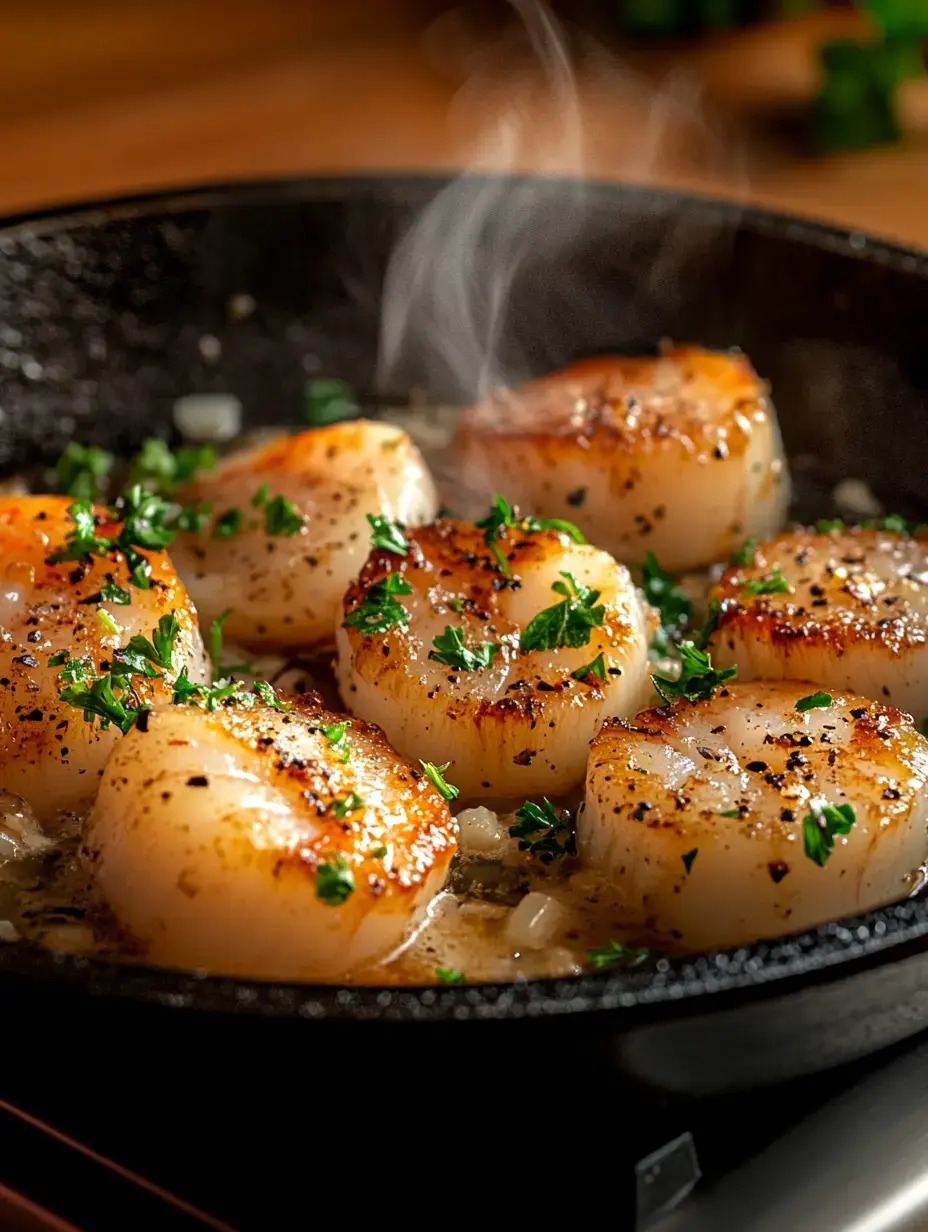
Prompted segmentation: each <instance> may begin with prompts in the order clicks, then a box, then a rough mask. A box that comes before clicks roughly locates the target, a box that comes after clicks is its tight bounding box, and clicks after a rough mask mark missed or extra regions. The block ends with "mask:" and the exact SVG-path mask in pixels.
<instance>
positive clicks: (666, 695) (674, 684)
mask: <svg viewBox="0 0 928 1232" xmlns="http://www.w3.org/2000/svg"><path fill="white" fill-rule="evenodd" d="M680 659H681V670H680V675H679V677H678V678H677V679H676V680H669V679H668V678H667V677H666V676H658V675H653V676H652V677H651V683H652V684H653V685H654V687H655V689H656V690H657V691H658V693H659V694H660V696H661V697H662V698H663V699H664V701H665V702H671V701H674V700H676V698H678V697H685V698H686V699H687V701H691V702H698V701H707V700H708V699H709V698H710V697H711V696H712V694H713V693H714V692H715V690H716V689H717V688H718V687H719V685H721V684H724V683H725V681H726V680H731V679H732V678H733V677H734V676H736V675H737V674H738V669H737V668H736V667H726V668H723V669H722V670H721V671H718V670H716V669H715V668H714V667H713V666H712V656H711V655H710V654H709V652H708V650H700V649H699V648H698V647H697V646H695V645H694V644H693V643H692V642H681V643H680Z"/></svg>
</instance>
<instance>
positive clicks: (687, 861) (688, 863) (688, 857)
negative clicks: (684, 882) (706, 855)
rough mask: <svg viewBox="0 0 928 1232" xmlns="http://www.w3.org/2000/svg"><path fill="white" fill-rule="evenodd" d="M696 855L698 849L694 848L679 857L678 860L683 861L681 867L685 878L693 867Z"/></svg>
mask: <svg viewBox="0 0 928 1232" xmlns="http://www.w3.org/2000/svg"><path fill="white" fill-rule="evenodd" d="M698 855H699V848H698V847H694V848H693V850H692V851H686V852H684V853H683V855H682V856H681V857H680V859H681V860H682V861H683V867H684V868H685V869H686V872H687V876H688V875H689V873H690V870H691V869H692V867H693V861H694V860H695V859H696V857H697V856H698Z"/></svg>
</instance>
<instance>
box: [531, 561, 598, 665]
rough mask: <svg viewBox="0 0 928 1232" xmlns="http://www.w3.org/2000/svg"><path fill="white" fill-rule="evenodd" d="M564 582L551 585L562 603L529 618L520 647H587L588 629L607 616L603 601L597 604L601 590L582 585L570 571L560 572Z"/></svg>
mask: <svg viewBox="0 0 928 1232" xmlns="http://www.w3.org/2000/svg"><path fill="white" fill-rule="evenodd" d="M561 577H562V578H566V581H564V582H554V583H553V584H552V586H551V589H552V590H553V591H556V592H557V594H559V595H563V596H564V600H563V602H562V603H555V605H554V606H553V607H548V608H545V609H544V611H542V612H539V613H538V615H537V616H535V617H533V618H532V620H530V621H529V623H528V625H527V626H526V627H525V629H524V630H523V632H522V636H521V638H520V639H519V649H520V650H523V651H526V650H557V649H558V647H560V646H572V647H577V646H586V645H588V644H589V641H590V630H591V629H598V628H600V627H601V626H602V624H603V622H604V621H605V619H606V609H605V606H604V605H603V604H599V605H597V604H596V601H597V599H598V598H599V596H600V593H601V592H600V591H598V590H591V589H590V588H589V587H587V586H581V585H580V584H579V583H578V582H577V579H576V578H575V577H574V576H573V574H572V573H565V572H564V571H563V570H562V571H561Z"/></svg>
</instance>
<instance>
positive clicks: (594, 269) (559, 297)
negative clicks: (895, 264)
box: [378, 0, 732, 400]
mask: <svg viewBox="0 0 928 1232" xmlns="http://www.w3.org/2000/svg"><path fill="white" fill-rule="evenodd" d="M511 7H512V9H513V10H514V14H515V16H516V17H517V18H518V21H517V22H515V23H514V28H513V30H512V31H511V32H510V33H509V34H508V35H507V36H506V37H505V38H504V39H502V40H501V41H500V42H499V43H497V44H496V45H495V46H492V47H490V48H481V49H480V51H479V53H478V54H477V55H476V56H475V57H473V58H472V60H471V62H470V63H469V64H468V65H467V71H468V74H469V76H468V80H467V82H466V84H465V86H464V87H463V88H462V89H461V91H460V92H459V93H458V95H457V97H456V99H455V102H454V107H453V116H454V117H456V118H457V119H458V120H459V121H461V122H462V123H466V124H468V126H469V127H470V128H471V130H473V128H474V127H477V128H478V130H479V136H478V137H477V139H476V140H475V141H473V143H472V148H471V155H470V158H469V161H468V165H467V168H466V170H465V172H464V173H463V174H462V175H461V176H460V177H459V178H457V179H455V180H454V181H453V182H452V183H451V184H449V185H448V187H446V188H444V189H443V190H442V191H440V192H439V193H438V194H437V195H436V196H435V197H434V198H433V200H432V201H431V202H430V203H429V205H428V206H427V207H426V208H425V209H424V210H423V211H422V213H421V214H420V215H419V216H418V218H417V219H416V221H415V222H414V224H413V226H412V227H411V228H410V230H409V231H408V232H407V234H406V235H405V236H404V237H403V238H402V239H401V241H400V242H399V244H398V245H397V247H396V249H395V251H394V253H393V255H392V257H391V261H390V265H389V269H388V272H387V278H386V283H385V288H384V299H383V310H382V317H381V333H380V350H379V370H378V378H379V384H380V387H381V388H382V389H386V390H398V389H402V388H410V387H412V386H419V387H425V388H426V389H427V390H428V391H429V392H430V393H431V394H434V395H436V396H438V397H442V398H445V399H451V400H469V399H471V398H473V397H475V396H480V395H483V394H485V393H486V392H487V391H488V390H489V389H491V388H493V387H495V386H498V385H501V384H512V383H515V382H518V381H520V380H522V379H524V378H525V377H527V376H529V375H531V374H532V373H533V372H537V371H542V370H545V369H551V368H553V367H555V366H557V365H558V364H561V363H564V362H567V361H568V360H569V359H571V358H574V357H576V355H577V354H579V353H584V352H585V353H590V352H592V351H595V350H597V349H607V348H615V347H617V346H635V345H642V344H644V345H648V344H653V343H654V342H655V341H657V338H658V337H659V336H660V332H661V331H662V330H663V329H664V328H665V326H664V325H663V324H662V323H661V322H660V320H659V318H660V316H661V315H662V314H664V315H666V310H667V308H668V307H671V308H672V306H673V304H674V302H675V300H676V298H677V295H678V291H679V288H680V286H681V280H683V279H684V276H685V273H686V272H687V267H688V266H689V264H690V263H691V261H693V260H695V261H696V262H697V263H698V262H699V260H700V259H701V258H704V257H705V256H706V249H707V247H708V246H709V244H710V243H711V239H712V237H711V236H706V235H701V234H700V232H699V228H698V227H696V228H693V226H692V223H691V222H690V224H689V225H688V226H687V228H686V238H683V237H682V234H678V233H677V230H676V228H675V226H674V218H673V217H672V215H671V214H669V213H668V210H669V206H668V205H667V204H666V203H662V202H660V201H656V203H655V206H654V210H653V212H652V219H651V221H656V222H658V223H659V224H660V225H659V235H658V234H656V233H655V230H654V227H653V226H651V225H648V226H645V227H644V228H642V229H641V230H640V232H639V230H637V229H633V228H629V227H628V226H625V227H624V228H623V227H622V226H621V225H619V226H618V229H617V218H616V213H615V208H614V204H612V203H611V202H610V201H609V199H608V198H607V197H606V196H605V195H604V194H603V193H602V191H601V190H600V189H597V188H596V186H595V185H590V184H588V183H584V181H583V180H582V179H581V178H579V177H581V176H583V175H584V173H585V171H586V169H587V167H588V166H589V162H590V159H589V149H590V140H591V133H590V126H589V124H588V114H589V108H588V107H587V106H585V101H589V100H592V101H593V102H594V104H595V101H596V100H597V99H599V100H600V102H602V100H603V99H607V100H608V103H609V106H610V107H612V106H613V105H615V103H618V104H619V106H620V108H621V112H622V116H623V124H622V126H621V127H622V131H623V133H624V134H625V135H626V137H627V134H628V133H629V132H630V133H632V134H633V136H632V139H631V142H630V143H629V142H628V141H627V140H626V144H625V147H624V148H622V149H618V148H617V149H616V155H615V161H614V164H613V159H612V158H611V157H610V156H609V155H608V154H607V156H606V158H603V157H602V153H603V151H602V149H600V148H599V147H602V143H603V136H604V133H603V126H602V124H600V126H599V132H598V134H596V139H597V141H598V143H599V146H598V147H597V148H598V152H599V153H600V158H599V159H598V162H599V165H602V164H603V162H604V161H605V162H608V164H609V165H610V166H612V165H614V168H615V174H616V176H617V177H618V176H621V177H623V178H629V179H634V180H638V181H641V180H644V181H649V180H651V179H652V178H653V175H654V171H655V169H657V168H658V167H659V165H660V162H661V159H662V158H663V157H664V155H665V154H666V153H667V149H668V146H670V145H671V144H673V143H674V142H676V143H677V150H676V154H677V155H679V153H680V151H681V150H687V151H692V150H697V151H699V154H698V160H699V162H700V163H701V164H702V166H704V167H708V168H709V169H712V170H715V169H718V168H719V167H720V166H724V167H725V170H726V172H728V178H730V171H731V164H732V159H731V156H730V155H729V153H728V152H727V151H726V150H725V149H724V147H723V146H722V145H721V144H720V143H719V142H718V141H717V140H716V139H715V138H714V137H713V135H712V132H711V130H710V129H709V128H708V126H707V125H706V124H705V123H704V121H703V120H702V118H701V114H700V111H701V107H700V95H699V88H698V85H697V84H696V83H695V82H694V81H693V80H692V79H691V78H689V77H687V76H685V75H682V74H676V75H673V76H671V77H670V78H668V79H667V80H666V81H665V82H664V83H663V86H662V88H661V89H660V91H659V92H657V93H655V90H654V87H653V86H651V85H650V84H648V83H646V82H645V81H644V80H643V79H641V78H639V77H638V76H636V75H635V74H634V73H632V72H631V71H630V70H629V69H628V68H627V67H626V66H623V65H621V64H620V63H619V62H618V61H617V60H616V58H615V57H614V56H612V55H610V54H609V53H608V52H606V51H605V50H604V49H603V48H601V47H599V46H597V45H596V44H594V43H593V42H592V41H591V40H590V39H589V38H588V37H587V36H585V35H582V36H578V35H576V34H571V35H568V33H567V32H566V31H565V29H564V28H563V27H561V26H560V25H559V24H558V22H557V21H556V20H555V18H554V16H553V15H552V13H551V12H550V10H549V8H548V6H547V4H544V3H540V2H539V0H511ZM450 21H451V22H452V23H453V24H452V25H451V26H449V25H448V24H445V25H444V26H443V27H441V28H440V29H438V30H436V31H435V32H434V41H435V42H436V43H437V44H438V46H439V48H440V54H443V55H444V56H445V58H447V57H448V56H449V55H450V52H449V48H455V49H457V48H459V47H460V46H461V45H462V44H463V43H465V41H466V31H465V30H464V28H463V27H462V26H461V24H460V22H461V18H460V14H457V15H455V16H453V17H452V18H451V19H450ZM443 33H444V34H445V35H446V38H445V40H444V47H443V48H442V39H441V37H440V36H441V34H443ZM454 54H455V56H456V57H457V58H458V59H460V51H459V50H455V52H454ZM578 65H579V66H580V69H579V71H578ZM581 73H582V87H583V88H582V89H581V86H580V83H579V80H578V78H579V77H580V74H581ZM487 109H489V111H490V113H491V114H490V118H489V120H488V121H485V120H484V114H485V112H486V111H487ZM600 113H602V107H600ZM475 122H476V123H475ZM605 138H606V141H607V142H608V141H609V140H610V138H611V134H610V133H609V132H608V131H606V132H605ZM679 161H680V160H679V157H677V158H676V162H677V164H679ZM525 169H529V170H531V171H532V173H534V174H538V175H541V176H544V175H546V174H547V175H549V176H550V175H555V174H556V175H559V176H563V175H568V176H573V177H574V178H573V179H571V180H569V181H568V182H566V183H565V182H564V181H561V182H560V183H558V182H547V183H546V181H545V180H544V179H541V180H535V179H533V180H527V179H524V178H520V176H519V175H518V174H516V173H517V172H518V171H519V170H525ZM481 172H488V174H485V175H480V174H476V173H481ZM607 207H608V208H607ZM658 215H660V217H658ZM617 250H618V252H617ZM617 255H618V257H619V259H618V260H617ZM626 265H627V269H628V273H627V276H626V275H623V269H624V267H625V266H626ZM607 266H608V267H609V270H608V273H607V271H606V267H607ZM649 330H657V331H658V332H657V334H656V335H651V336H648V331H649Z"/></svg>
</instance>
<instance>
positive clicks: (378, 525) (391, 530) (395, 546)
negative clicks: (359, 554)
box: [367, 513, 409, 556]
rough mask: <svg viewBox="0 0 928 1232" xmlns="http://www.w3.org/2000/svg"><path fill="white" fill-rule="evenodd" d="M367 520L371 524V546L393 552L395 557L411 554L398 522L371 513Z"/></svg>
mask: <svg viewBox="0 0 928 1232" xmlns="http://www.w3.org/2000/svg"><path fill="white" fill-rule="evenodd" d="M367 520H368V522H370V524H371V530H372V532H373V533H372V535H371V546H372V547H375V548H380V549H381V551H383V552H392V553H393V554H394V555H395V556H405V555H407V553H408V552H409V543H408V541H407V539H406V536H405V535H404V534H403V531H402V528H401V527H400V525H399V524H398V523H397V522H391V521H390V519H389V518H384V517H381V515H380V514H379V513H369V514H368V515H367Z"/></svg>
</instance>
